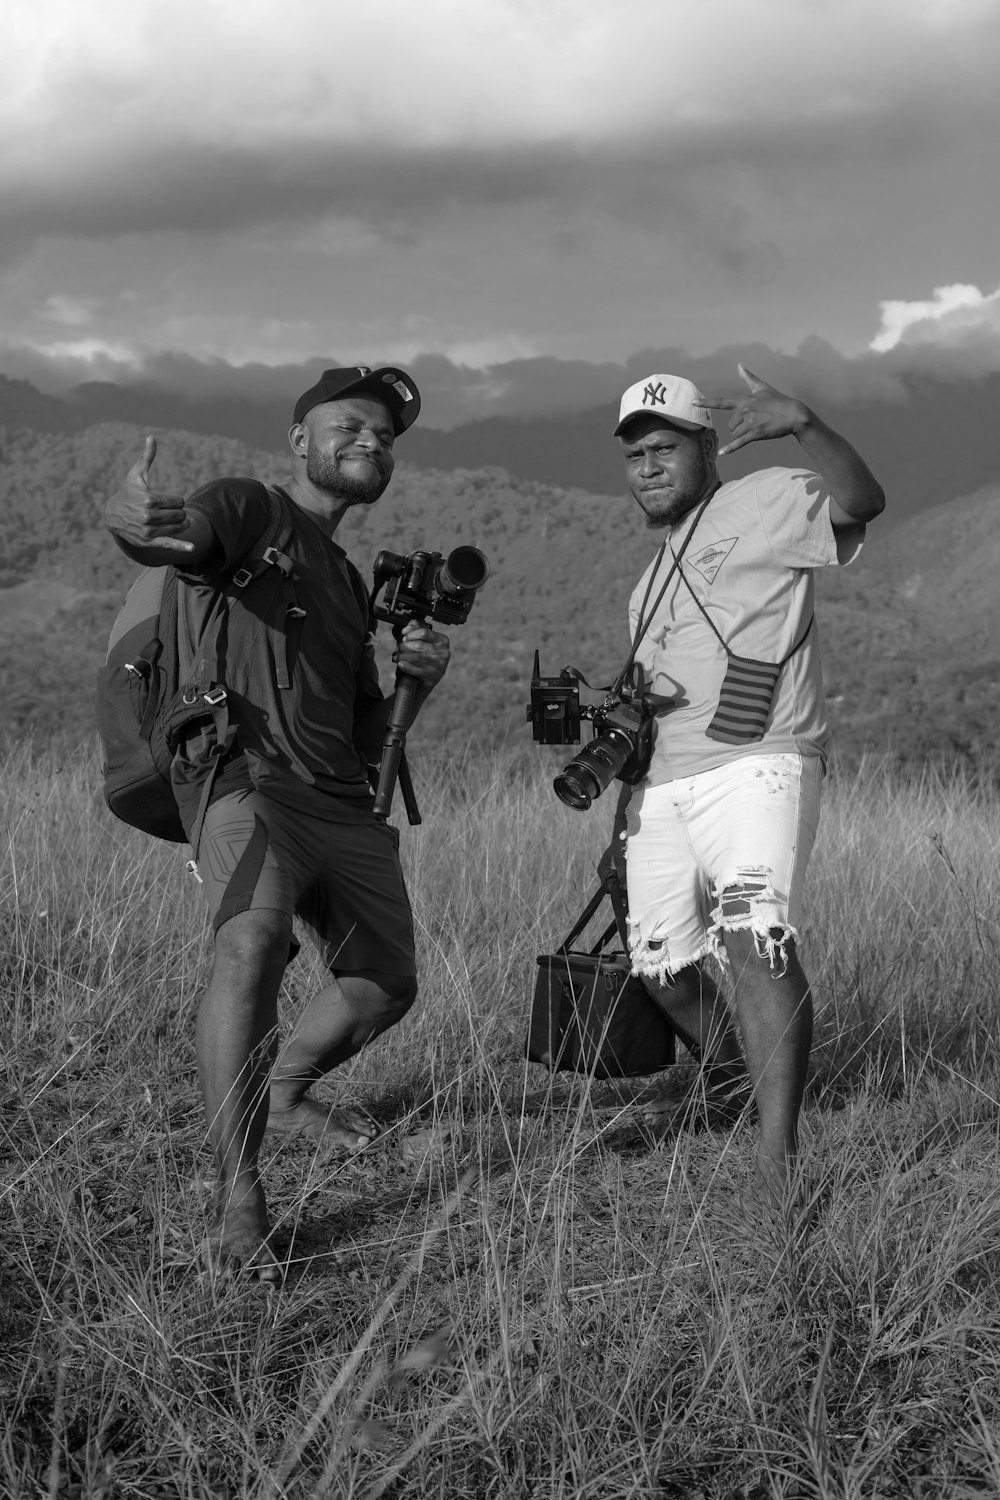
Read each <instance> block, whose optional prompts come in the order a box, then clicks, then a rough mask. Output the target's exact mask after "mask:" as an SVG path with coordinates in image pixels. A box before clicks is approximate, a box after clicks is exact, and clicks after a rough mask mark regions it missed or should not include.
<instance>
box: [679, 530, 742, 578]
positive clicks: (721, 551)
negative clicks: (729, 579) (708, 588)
mask: <svg viewBox="0 0 1000 1500" xmlns="http://www.w3.org/2000/svg"><path fill="white" fill-rule="evenodd" d="M738 541H739V537H738V536H728V537H726V538H725V540H724V541H721V542H709V544H708V546H707V547H702V549H701V551H700V552H694V553H689V554H688V556H687V557H686V558H685V559H684V561H685V563H690V565H691V567H692V568H696V569H697V570H698V572H699V573H700V574H701V576H702V578H704V579H705V581H706V582H707V583H713V582H714V581H715V575H716V573H718V571H719V569H720V568H721V567H722V564H723V563H724V562H725V560H726V558H727V557H728V556H729V554H730V552H732V550H733V548H734V547H735V546H736V543H737V542H738Z"/></svg>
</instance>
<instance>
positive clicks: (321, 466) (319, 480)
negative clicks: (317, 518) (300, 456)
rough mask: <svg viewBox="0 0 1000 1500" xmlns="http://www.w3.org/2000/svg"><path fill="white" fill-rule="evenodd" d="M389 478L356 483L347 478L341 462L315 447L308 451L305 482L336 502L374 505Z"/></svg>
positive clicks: (380, 476)
mask: <svg viewBox="0 0 1000 1500" xmlns="http://www.w3.org/2000/svg"><path fill="white" fill-rule="evenodd" d="M389 477H390V476H389V475H383V474H380V475H378V476H377V477H376V478H374V479H356V478H355V477H354V475H353V474H345V473H344V472H343V470H342V469H341V467H340V461H339V459H337V458H332V457H331V456H330V455H329V454H328V453H321V452H320V451H319V449H318V448H316V447H314V445H313V444H312V443H310V444H309V447H308V449H307V450H306V478H307V479H308V480H309V481H310V483H312V484H314V485H315V486H316V488H317V489H320V490H325V491H326V493H327V494H328V495H332V496H333V497H334V499H335V500H340V501H342V502H345V503H346V504H347V505H374V504H375V501H376V500H378V499H379V497H380V496H381V495H382V494H383V492H384V490H385V487H386V485H387V484H388V483H389Z"/></svg>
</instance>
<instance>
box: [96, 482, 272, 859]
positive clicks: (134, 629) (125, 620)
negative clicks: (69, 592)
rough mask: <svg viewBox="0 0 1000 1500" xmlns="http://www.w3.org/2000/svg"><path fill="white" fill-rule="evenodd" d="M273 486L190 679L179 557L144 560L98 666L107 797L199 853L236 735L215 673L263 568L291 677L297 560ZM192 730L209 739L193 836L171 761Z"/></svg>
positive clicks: (224, 584) (126, 818)
mask: <svg viewBox="0 0 1000 1500" xmlns="http://www.w3.org/2000/svg"><path fill="white" fill-rule="evenodd" d="M261 488H262V489H265V486H263V485H262V486H261ZM266 494H267V497H268V502H269V507H270V513H271V514H270V520H269V522H268V524H267V526H266V527H265V529H264V531H263V532H262V533H261V535H260V537H259V538H258V540H257V542H256V543H255V544H254V546H253V547H252V548H251V549H250V551H249V552H248V553H247V555H246V556H245V557H244V558H243V559H242V560H241V562H240V563H239V564H238V565H237V566H236V568H235V569H233V571H232V572H231V573H230V574H228V575H227V576H226V578H225V579H224V580H222V581H221V582H220V586H219V592H218V596H217V598H216V601H215V606H214V609H213V611H212V615H211V617H210V619H209V622H208V624H207V626H206V628H205V631H204V634H203V636H202V639H201V642H200V645H199V658H198V660H197V661H196V662H195V663H194V666H193V669H192V671H191V672H190V673H188V674H187V675H186V677H185V680H184V681H183V682H182V681H181V663H180V658H179V650H178V630H177V596H178V589H179V588H180V587H183V585H182V584H180V583H179V581H178V578H177V572H176V569H175V568H174V567H173V566H166V567H157V568H144V569H143V570H142V572H141V573H140V574H139V577H138V578H137V579H136V581H135V583H134V584H133V585H132V587H131V588H130V590H129V592H128V595H127V597H126V599H125V603H124V604H123V605H122V608H121V610H120V611H119V614H118V617H117V619H116V620H115V623H114V626H113V627H112V631H111V638H110V641H109V643H108V655H107V661H106V664H105V665H104V666H103V667H102V668H101V669H100V670H99V671H98V674H97V729H98V734H99V735H100V739H101V748H102V772H103V777H104V800H105V801H106V803H107V805H108V807H109V808H110V809H111V811H112V812H113V813H114V815H115V817H117V818H120V819H121V821H122V822H123V823H128V824H130V825H131V826H132V827H133V828H139V829H141V830H142V832H143V833H149V834H153V835H154V836H155V837H156V838H160V839H168V840H170V841H171V842H173V843H191V844H192V846H193V847H194V849H195V852H196V853H197V845H198V838H199V836H200V832H201V825H202V823H203V822H204V818H205V813H206V812H207V810H208V804H209V801H210V798H211V791H212V783H213V781H214V779H215V772H216V771H217V769H218V767H219V764H220V763H221V760H222V757H223V756H224V755H225V754H226V752H227V751H228V750H230V749H231V748H232V747H233V744H234V740H235V736H236V726H235V724H234V723H233V722H232V720H231V718H230V713H229V704H228V695H227V692H226V687H225V684H224V683H223V682H220V681H219V680H218V678H219V664H218V646H219V637H220V633H221V631H222V629H223V626H224V624H225V621H226V616H227V614H228V611H229V609H230V608H232V607H240V601H241V600H242V599H243V597H244V595H245V594H246V591H247V590H248V589H252V590H255V591H256V585H257V581H258V580H259V579H261V578H262V577H264V576H265V575H268V576H269V577H270V578H271V579H277V580H278V582H279V586H278V587H277V588H274V589H273V592H274V601H273V605H271V607H269V608H267V609H265V608H264V607H263V602H264V601H263V600H260V599H256V600H255V605H254V613H255V614H257V613H258V612H259V613H260V614H261V615H262V616H263V617H264V619H265V620H266V622H267V628H268V629H269V631H271V632H272V635H273V638H274V639H275V641H276V645H277V646H278V647H279V648H280V649H278V650H276V652H275V655H276V660H277V661H278V664H279V665H278V671H279V682H278V686H279V687H282V686H287V685H288V680H289V679H288V670H287V655H286V652H285V649H284V635H285V629H286V622H287V620H288V619H289V618H291V617H293V616H294V615H295V613H296V611H297V605H296V602H295V591H294V577H293V573H292V565H291V562H290V561H289V559H288V557H287V556H286V555H285V551H286V548H287V547H288V544H289V541H290V539H291V535H292V522H291V517H290V515H289V513H288V509H287V506H286V505H285V502H284V501H283V500H282V498H281V496H280V495H279V494H276V493H275V492H274V491H273V490H270V489H267V490H266ZM297 612H298V614H299V615H301V611H300V610H298V611H297ZM282 675H283V676H284V681H281V680H280V678H281V676H282ZM195 730H199V731H201V733H202V735H203V737H204V741H205V746H206V750H205V771H204V782H203V785H202V789H201V796H200V801H199V805H198V812H197V816H196V819H195V823H194V825H193V827H192V829H191V831H190V835H189V833H188V832H186V831H185V829H184V827H183V825H182V823H181V819H180V814H179V812H178V808H177V803H176V801H175V799H174V793H173V788H172V785H171V765H172V763H173V760H174V756H175V755H176V753H177V749H178V746H179V745H180V743H181V740H182V739H183V738H185V737H186V736H188V735H189V734H191V733H192V732H193V731H195Z"/></svg>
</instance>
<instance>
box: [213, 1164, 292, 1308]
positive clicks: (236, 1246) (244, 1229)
mask: <svg viewBox="0 0 1000 1500" xmlns="http://www.w3.org/2000/svg"><path fill="white" fill-rule="evenodd" d="M212 1208H213V1212H212V1222H211V1224H210V1226H209V1230H208V1235H207V1237H206V1240H205V1249H206V1252H207V1256H208V1259H209V1261H210V1264H211V1265H212V1267H213V1269H215V1270H218V1271H219V1272H220V1273H221V1274H223V1275H234V1274H237V1273H239V1274H242V1275H247V1276H253V1277H256V1279H257V1280H258V1281H263V1282H267V1283H269V1284H272V1285H273V1284H277V1283H278V1282H280V1281H281V1279H282V1273H281V1266H280V1264H279V1262H278V1260H277V1258H276V1256H275V1254H274V1252H273V1250H272V1249H271V1247H270V1245H269V1244H268V1238H269V1236H270V1233H271V1226H270V1224H269V1223H268V1218H267V1205H266V1203H265V1201H264V1191H263V1189H262V1187H261V1185H260V1183H259V1181H258V1182H251V1183H250V1184H249V1185H244V1184H231V1183H224V1182H220V1183H217V1184H216V1186H215V1190H214V1192H213V1201H212Z"/></svg>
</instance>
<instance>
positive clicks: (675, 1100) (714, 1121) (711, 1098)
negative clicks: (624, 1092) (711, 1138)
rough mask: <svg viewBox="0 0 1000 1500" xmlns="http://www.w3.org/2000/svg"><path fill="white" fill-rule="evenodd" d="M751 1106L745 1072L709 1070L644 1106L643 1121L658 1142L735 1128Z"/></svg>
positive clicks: (668, 1088) (668, 1087)
mask: <svg viewBox="0 0 1000 1500" xmlns="http://www.w3.org/2000/svg"><path fill="white" fill-rule="evenodd" d="M752 1103H753V1091H752V1090H751V1088H750V1080H749V1079H748V1078H747V1077H746V1074H745V1073H742V1071H739V1072H736V1071H734V1070H723V1069H721V1068H720V1069H718V1070H714V1069H708V1070H706V1071H705V1072H701V1073H696V1074H695V1075H694V1077H693V1078H689V1079H688V1081H687V1082H686V1083H683V1084H681V1085H680V1086H679V1087H678V1085H677V1083H676V1082H673V1081H672V1082H671V1083H668V1085H667V1086H666V1088H665V1089H663V1090H662V1091H661V1092H660V1093H658V1094H657V1095H655V1097H654V1098H652V1099H650V1100H648V1101H647V1103H645V1104H644V1105H642V1119H643V1122H644V1124H645V1126H646V1128H647V1130H649V1131H650V1132H651V1133H652V1134H653V1135H654V1136H656V1137H657V1139H660V1138H662V1137H663V1136H667V1135H674V1134H676V1132H677V1131H678V1130H706V1129H707V1130H719V1129H732V1128H733V1126H735V1125H738V1124H739V1123H740V1122H741V1120H743V1119H745V1118H746V1117H747V1115H748V1112H749V1109H750V1106H751V1104H752Z"/></svg>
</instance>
